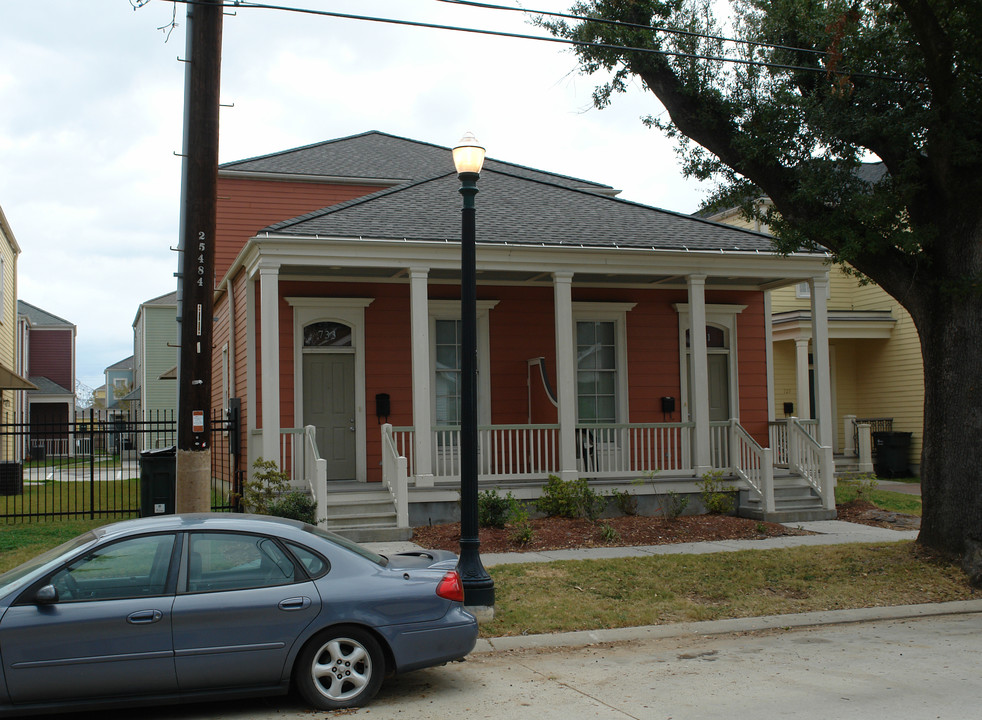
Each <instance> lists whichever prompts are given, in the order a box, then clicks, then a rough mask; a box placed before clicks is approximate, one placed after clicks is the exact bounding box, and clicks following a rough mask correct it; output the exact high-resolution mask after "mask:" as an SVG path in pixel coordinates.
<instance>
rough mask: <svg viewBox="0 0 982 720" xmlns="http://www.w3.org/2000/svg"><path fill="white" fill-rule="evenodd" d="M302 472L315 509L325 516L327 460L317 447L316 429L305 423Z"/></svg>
mask: <svg viewBox="0 0 982 720" xmlns="http://www.w3.org/2000/svg"><path fill="white" fill-rule="evenodd" d="M303 437H304V443H303V474H304V478H305V479H306V481H307V486H308V487H309V488H310V495H311V497H312V498H314V500H315V501H316V502H317V509H318V510H319V511H320V513H322V515H323V517H327V460H325V459H323V458H322V457H321V455H320V451H319V450H318V449H317V429H316V428H315V427H314V426H313V425H307V426H306V427H304V429H303Z"/></svg>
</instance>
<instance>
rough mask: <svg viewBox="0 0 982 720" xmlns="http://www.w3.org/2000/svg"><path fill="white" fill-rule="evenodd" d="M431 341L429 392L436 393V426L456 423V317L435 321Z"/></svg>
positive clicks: (457, 423)
mask: <svg viewBox="0 0 982 720" xmlns="http://www.w3.org/2000/svg"><path fill="white" fill-rule="evenodd" d="M435 324H436V333H435V335H434V343H435V348H436V352H435V353H434V356H435V358H436V369H435V370H434V377H433V393H434V395H435V396H436V413H435V414H434V416H433V422H434V424H436V425H459V424H460V379H461V378H460V375H461V367H460V320H436V321H435Z"/></svg>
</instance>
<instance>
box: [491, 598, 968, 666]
mask: <svg viewBox="0 0 982 720" xmlns="http://www.w3.org/2000/svg"><path fill="white" fill-rule="evenodd" d="M968 613H982V600H956V601H953V602H945V603H925V604H921V605H893V606H889V607H871V608H854V609H848V610H823V611H818V612H807V613H795V614H792V615H765V616H762V617H749V618H731V619H728V620H708V621H705V622H691V623H672V624H669V625H645V626H642V627H628V628H614V629H610V630H581V631H579V632H568V633H555V634H549V635H515V636H505V637H496V638H486V639H485V638H481V639H479V640H478V641H477V645H476V646H475V647H474V650H473V651H472V654H476V653H498V652H508V651H513V650H535V649H540V648H571V647H584V646H587V645H597V644H600V643H617V642H632V641H637V640H657V639H665V638H676V637H696V636H705V635H721V634H725V633H736V632H754V631H760V630H788V629H791V628H803V627H813V626H819V625H842V624H847V623H861V622H872V621H875V620H906V619H911V618H920V617H934V616H939V615H962V614H968Z"/></svg>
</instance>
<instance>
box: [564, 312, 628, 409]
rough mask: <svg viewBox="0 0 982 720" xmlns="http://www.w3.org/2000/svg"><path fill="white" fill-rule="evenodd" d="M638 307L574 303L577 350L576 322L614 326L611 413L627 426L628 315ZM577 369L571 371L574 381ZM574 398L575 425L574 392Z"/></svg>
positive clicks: (576, 395)
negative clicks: (614, 382)
mask: <svg viewBox="0 0 982 720" xmlns="http://www.w3.org/2000/svg"><path fill="white" fill-rule="evenodd" d="M636 305H637V303H618V302H573V345H574V349H575V346H576V323H578V322H613V323H614V353H615V357H614V367H615V368H616V370H617V378H616V383H617V384H616V390H615V392H616V397H615V403H616V408H615V410H614V413H615V420H616V422H617V423H626V422H628V420H629V418H630V417H631V413H630V407H629V405H628V387H629V385H628V379H627V378H628V376H627V372H628V367H627V314H628V313H629V312H630V311H631V310H633V309H634V307H635V306H636ZM577 371H578V368H576V367H574V377H575V373H576V372H577ZM574 397H575V398H576V422H577V423H579V421H580V412H579V411H580V407H579V390H578V388H577V389H576V390H575V391H574Z"/></svg>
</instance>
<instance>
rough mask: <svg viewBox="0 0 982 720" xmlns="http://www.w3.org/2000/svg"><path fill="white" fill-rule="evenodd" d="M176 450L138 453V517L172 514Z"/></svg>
mask: <svg viewBox="0 0 982 720" xmlns="http://www.w3.org/2000/svg"><path fill="white" fill-rule="evenodd" d="M176 485H177V448H176V447H175V446H171V447H166V448H161V449H160V450H146V451H144V452H142V453H140V517H152V516H154V515H173V514H174V492H175V486H176Z"/></svg>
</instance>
